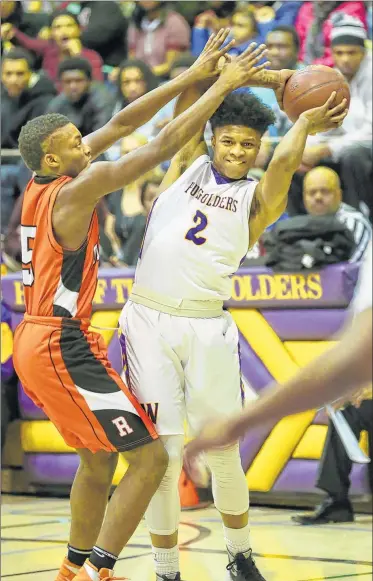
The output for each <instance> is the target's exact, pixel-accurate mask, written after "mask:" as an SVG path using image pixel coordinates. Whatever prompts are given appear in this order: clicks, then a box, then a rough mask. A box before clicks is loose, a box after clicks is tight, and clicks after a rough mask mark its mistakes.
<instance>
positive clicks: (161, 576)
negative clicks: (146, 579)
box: [156, 573, 181, 581]
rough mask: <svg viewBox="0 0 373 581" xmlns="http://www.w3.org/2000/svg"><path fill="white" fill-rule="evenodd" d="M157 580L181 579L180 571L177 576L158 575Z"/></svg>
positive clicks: (171, 580)
mask: <svg viewBox="0 0 373 581" xmlns="http://www.w3.org/2000/svg"><path fill="white" fill-rule="evenodd" d="M156 581H181V577H180V573H178V574H177V575H176V577H175V578H172V577H168V575H157V579H156Z"/></svg>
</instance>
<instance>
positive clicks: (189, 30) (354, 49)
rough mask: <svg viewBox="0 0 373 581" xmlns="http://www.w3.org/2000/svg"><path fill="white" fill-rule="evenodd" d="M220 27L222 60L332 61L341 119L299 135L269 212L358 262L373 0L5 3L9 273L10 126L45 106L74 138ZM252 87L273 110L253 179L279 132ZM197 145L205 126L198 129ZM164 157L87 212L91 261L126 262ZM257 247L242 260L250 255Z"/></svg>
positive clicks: (366, 204) (152, 128)
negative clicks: (325, 238) (321, 223)
mask: <svg viewBox="0 0 373 581" xmlns="http://www.w3.org/2000/svg"><path fill="white" fill-rule="evenodd" d="M223 26H224V27H225V26H229V27H231V36H232V37H233V38H235V40H236V44H235V47H234V48H233V49H232V50H231V53H232V54H238V53H240V52H242V51H243V50H245V48H246V47H247V46H248V44H249V43H251V42H253V41H255V42H258V43H260V42H265V43H266V44H267V47H268V51H269V54H268V59H269V61H270V63H271V65H270V68H272V69H276V70H279V69H282V68H291V69H301V68H303V67H305V66H307V65H310V64H323V65H328V66H332V67H336V68H338V69H339V70H340V71H341V72H342V73H343V74H344V75H345V77H346V78H347V80H348V82H349V84H350V90H351V97H352V99H351V107H350V113H349V115H348V117H347V118H346V120H345V122H344V124H343V127H342V128H341V129H340V130H338V131H336V132H335V133H334V134H333V133H328V134H327V135H318V136H315V137H312V138H310V140H309V143H308V144H307V147H306V150H305V153H304V157H303V161H302V164H301V166H300V167H299V170H298V172H297V174H296V175H295V176H294V179H293V183H292V185H291V188H290V192H289V204H288V208H287V211H286V213H285V214H284V215H283V216H282V218H281V220H284V219H289V218H292V217H296V216H299V215H307V214H308V215H311V216H322V215H333V216H335V218H336V219H337V220H338V221H339V222H341V223H343V224H344V225H345V227H346V228H347V229H348V230H349V231H350V232H351V235H352V238H353V241H354V244H353V248H352V247H351V252H350V260H360V259H361V257H362V255H363V253H364V251H365V248H366V246H367V243H368V241H369V239H370V236H371V217H372V211H373V208H372V191H371V182H372V62H371V60H372V54H371V51H372V48H371V41H372V2H367V1H364V2H360V1H351V0H350V1H348V2H342V1H328V0H325V1H320V0H314V1H308V2H296V1H286V2H277V1H276V2H260V1H252V2H248V1H244V2H242V1H229V2H222V1H203V2H194V1H185V2H184V1H174V2H167V1H145V0H139V1H137V2H131V1H124V2H120V1H114V0H105V1H100V0H95V1H80V2H79V1H77V2H69V1H62V2H61V1H48V0H44V1H31V0H25V1H11V0H3V1H2V2H1V52H2V76H1V149H2V161H1V190H2V193H1V239H2V251H3V260H4V261H5V262H6V265H7V267H8V270H13V271H15V270H18V269H20V262H21V260H20V238H19V225H20V215H21V206H22V195H23V190H24V188H25V186H26V184H27V182H28V180H29V178H30V172H29V170H28V169H27V168H26V167H25V166H24V164H23V163H22V161H21V158H20V157H19V153H18V136H19V133H20V130H21V127H22V126H23V125H24V124H25V123H26V122H27V121H29V120H30V119H32V118H33V117H36V116H38V115H41V114H43V113H47V112H58V113H62V114H64V115H66V116H67V117H68V118H69V119H70V120H71V121H72V122H73V123H74V124H75V125H76V126H77V127H78V128H79V130H80V131H81V132H82V134H83V136H84V135H87V134H88V133H90V132H92V131H95V130H96V129H98V128H99V127H101V126H102V125H103V124H105V123H106V122H107V121H108V120H109V119H110V118H111V117H112V116H113V115H114V114H115V113H116V112H117V111H118V110H120V109H121V108H122V107H124V106H126V104H128V103H131V102H132V101H134V100H135V99H137V98H139V97H141V96H142V95H144V94H145V93H147V92H148V91H151V90H152V89H153V88H155V87H156V86H157V85H159V84H160V83H163V82H165V81H167V80H168V79H172V78H174V77H176V76H177V75H179V74H180V73H181V72H182V71H184V70H185V69H186V68H188V67H189V66H190V65H191V64H192V63H193V62H194V60H195V59H196V58H197V57H198V55H199V54H200V53H201V51H202V50H203V48H204V46H205V44H206V42H207V39H208V37H209V35H210V33H211V32H213V31H216V30H218V29H219V28H221V27H223ZM242 90H247V91H252V92H253V93H254V94H255V95H257V96H258V97H259V98H260V99H261V100H262V101H263V102H264V103H265V104H267V105H268V106H269V107H271V108H272V109H273V110H274V112H275V114H276V123H275V125H273V126H271V128H270V130H269V131H268V133H267V134H266V135H265V136H264V139H263V142H262V147H261V151H260V154H259V156H258V159H257V163H256V167H255V168H253V170H252V171H251V174H252V177H256V178H258V179H259V178H260V176H261V175H262V173H263V171H265V169H266V167H267V165H268V163H269V161H270V159H271V157H272V155H273V152H274V149H275V148H276V145H277V144H278V143H279V141H280V140H281V138H282V137H283V136H284V135H285V133H286V132H287V131H288V130H289V127H291V123H290V121H289V119H288V118H287V117H286V115H285V114H284V113H283V112H282V111H280V109H279V107H278V104H277V102H276V99H275V95H274V92H273V91H272V90H270V89H263V88H261V89H242ZM173 107H174V103H172V102H171V103H170V104H169V105H168V106H166V107H165V108H164V109H162V110H161V111H159V113H158V114H157V115H156V116H155V117H154V118H153V119H152V121H151V122H149V123H147V124H146V125H144V126H143V127H141V128H140V129H139V130H138V131H137V132H136V133H135V134H133V135H131V136H129V137H126V138H125V139H123V140H122V141H121V142H120V143H117V144H116V145H115V146H113V147H112V148H111V149H110V150H109V151H108V152H107V153H106V159H109V160H116V159H118V158H119V157H120V156H121V155H125V154H126V153H128V152H129V151H132V150H134V149H136V148H137V147H140V146H142V145H143V144H145V143H146V142H147V141H149V140H151V139H153V138H154V136H155V135H157V133H158V132H159V131H160V130H161V129H162V128H163V127H164V126H165V125H166V124H167V123H168V122H169V121H170V119H171V118H172V115H173ZM206 138H207V140H208V139H209V128H208V127H207V128H206ZM166 169H167V164H165V165H164V166H162V167H158V168H156V169H155V170H153V171H151V172H149V173H148V174H147V175H144V176H143V177H142V178H141V179H140V180H138V181H137V182H135V183H133V184H130V185H128V186H126V187H125V188H124V189H123V190H122V191H117V192H113V193H112V194H110V195H109V196H107V197H106V199H104V200H103V201H102V202H101V203H100V207H99V214H100V224H101V245H102V248H101V262H102V265H103V266H113V267H120V266H125V265H127V266H135V265H136V261H137V258H138V254H139V250H140V245H141V240H142V236H143V232H144V229H145V223H146V218H147V215H148V213H149V211H150V208H151V206H152V203H153V201H154V199H155V198H156V196H157V193H158V188H159V185H160V183H161V181H162V177H163V175H164V173H165V171H166ZM265 252H266V245H265V244H264V243H263V242H262V241H259V243H258V244H257V245H256V247H255V248H254V249H253V250H252V251H251V252H250V253H249V254H248V257H247V261H248V262H250V261H252V260H258V259H260V257H261V256H262V255H263V254H265Z"/></svg>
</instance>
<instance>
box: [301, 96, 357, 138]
mask: <svg viewBox="0 0 373 581" xmlns="http://www.w3.org/2000/svg"><path fill="white" fill-rule="evenodd" d="M336 95H337V93H336V92H335V91H333V93H332V94H331V95H330V97H329V99H328V100H327V101H326V103H324V105H322V106H321V107H316V108H315V109H309V110H308V111H305V112H304V113H302V114H301V115H300V118H303V119H307V121H308V122H309V130H308V133H309V134H310V135H316V133H325V132H326V131H330V130H331V129H337V128H338V127H340V126H341V125H342V123H343V121H344V120H345V118H346V116H347V115H348V109H347V99H343V101H342V102H341V103H340V104H339V105H334V103H335V98H336Z"/></svg>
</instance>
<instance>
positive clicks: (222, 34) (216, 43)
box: [212, 28, 230, 49]
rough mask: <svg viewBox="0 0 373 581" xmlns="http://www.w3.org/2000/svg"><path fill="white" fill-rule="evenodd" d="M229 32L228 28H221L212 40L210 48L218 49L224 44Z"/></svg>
mask: <svg viewBox="0 0 373 581" xmlns="http://www.w3.org/2000/svg"><path fill="white" fill-rule="evenodd" d="M229 33H230V29H229V28H221V29H220V30H219V32H218V33H217V35H216V37H215V38H214V40H213V42H212V48H214V49H218V48H219V47H220V46H221V45H222V44H224V42H225V41H226V39H227V37H228V34H229Z"/></svg>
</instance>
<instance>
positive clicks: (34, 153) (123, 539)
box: [14, 30, 264, 581]
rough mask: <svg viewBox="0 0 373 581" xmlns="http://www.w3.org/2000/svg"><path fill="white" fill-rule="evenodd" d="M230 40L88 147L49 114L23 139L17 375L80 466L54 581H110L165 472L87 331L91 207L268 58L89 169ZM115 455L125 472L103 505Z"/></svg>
mask: <svg viewBox="0 0 373 581" xmlns="http://www.w3.org/2000/svg"><path fill="white" fill-rule="evenodd" d="M227 35H228V31H223V30H222V31H220V33H218V34H217V36H216V37H211V39H210V41H209V42H208V44H207V45H206V48H205V50H204V52H203V53H202V54H201V56H200V57H199V59H198V60H197V61H196V63H195V64H194V65H193V66H192V67H191V68H190V69H189V70H188V71H187V72H185V73H183V74H182V75H180V76H178V77H177V78H176V79H175V80H174V81H172V82H170V83H167V84H165V85H163V86H162V87H160V88H158V89H156V90H154V91H152V92H151V93H148V94H147V95H145V96H144V97H142V98H141V99H139V100H137V101H136V102H134V103H132V104H131V105H129V106H128V107H127V108H126V109H124V110H123V111H121V112H120V113H118V114H117V115H116V116H115V117H113V119H112V120H111V121H110V122H109V123H108V124H107V125H105V126H104V127H103V128H101V129H99V130H98V131H96V132H95V133H92V134H91V135H88V136H87V137H86V138H84V139H82V136H81V134H80V132H79V131H78V129H77V128H76V127H75V126H74V125H73V124H72V123H70V122H69V120H68V119H67V118H66V117H64V116H62V115H56V114H51V115H44V116H41V117H38V118H36V119H33V120H32V121H30V122H29V123H28V124H27V125H26V126H25V127H23V129H22V131H21V134H20V138H19V147H20V151H21V155H22V158H23V160H24V162H25V163H26V165H27V166H28V167H29V168H30V169H31V170H32V171H33V172H35V174H34V177H33V178H32V179H31V181H30V183H29V184H28V186H27V189H26V191H25V196H24V202H23V208H22V222H21V224H22V226H21V229H22V230H21V232H22V234H21V238H22V262H23V265H22V268H23V283H24V289H25V303H26V314H25V317H24V321H23V322H22V323H21V324H20V325H19V327H18V328H17V330H16V334H15V348H14V364H15V368H16V371H17V373H18V376H19V378H20V380H21V381H22V384H23V386H24V389H25V391H26V393H27V394H28V395H29V396H30V397H31V398H32V400H33V401H34V402H35V403H36V404H37V405H38V406H40V407H41V408H42V409H43V410H44V411H45V413H46V414H47V416H48V417H49V418H50V419H51V421H52V422H53V423H54V425H55V426H56V427H57V429H58V430H59V432H60V433H61V435H62V437H63V438H64V440H65V442H66V443H67V444H68V445H69V446H72V447H73V448H76V449H77V450H78V454H79V456H80V466H79V469H78V472H77V475H76V478H75V481H74V484H73V487H72V490H71V513H72V522H71V531H70V539H69V548H68V556H67V558H66V559H65V561H64V563H63V565H62V567H61V570H60V572H59V573H58V576H57V581H70V580H73V579H74V580H75V581H100V580H101V581H104V580H106V581H107V580H109V579H115V578H114V576H113V575H114V573H113V568H114V565H115V562H116V560H117V557H118V555H119V554H120V552H121V550H122V549H123V547H124V545H125V544H126V543H127V541H128V540H129V539H130V537H131V535H132V534H133V532H134V531H135V529H136V527H137V525H138V523H139V521H140V519H141V517H142V515H143V514H144V511H145V509H146V507H147V505H148V503H149V501H150V499H151V497H152V496H153V494H154V492H155V491H156V489H157V487H158V485H159V483H160V482H161V480H162V477H163V475H164V473H165V470H166V467H167V463H168V456H167V453H166V452H165V450H164V448H163V446H162V444H161V443H160V441H159V440H158V439H157V438H158V436H157V434H156V432H155V430H154V427H153V424H152V423H151V422H150V421H149V419H147V417H146V414H145V413H144V412H143V411H142V408H141V407H140V405H139V404H138V402H137V401H136V400H135V398H134V397H133V396H132V394H131V393H130V391H129V390H128V388H127V387H126V386H125V385H124V383H123V382H122V381H121V379H120V378H119V376H118V375H117V374H116V373H115V372H114V370H113V369H112V368H111V366H110V363H109V361H108V359H107V352H106V349H105V347H104V344H103V340H102V338H101V336H100V335H98V334H97V333H93V332H91V331H90V330H89V317H90V314H91V306H92V300H93V297H94V293H95V289H96V284H97V272H98V263H99V236H98V221H97V215H96V211H95V208H96V204H97V202H98V201H99V199H100V198H102V197H103V196H105V195H106V194H108V193H110V192H113V191H115V190H117V189H119V188H123V186H124V185H125V184H126V183H131V182H133V181H134V180H136V179H137V178H139V177H140V176H141V175H143V174H144V173H146V172H147V171H149V170H150V169H151V168H153V167H155V166H157V165H158V164H159V163H161V162H163V161H166V160H168V159H170V158H171V157H172V156H173V155H174V154H175V153H176V152H177V151H178V150H179V149H180V148H181V147H182V146H183V145H185V144H186V143H187V142H188V141H189V140H190V139H191V138H192V137H193V135H194V134H195V133H196V132H197V131H198V129H199V128H200V126H201V125H203V124H204V123H205V122H207V120H208V118H209V117H210V116H211V115H212V114H213V113H214V111H215V110H216V109H217V108H218V107H219V105H220V104H221V103H222V102H223V100H224V98H225V96H226V95H227V94H228V93H230V92H231V91H232V90H235V89H236V88H238V87H239V86H241V85H245V84H247V83H248V82H249V81H250V80H251V79H252V77H253V76H254V75H258V74H259V73H260V71H261V70H262V68H263V66H264V65H260V66H258V67H255V65H257V64H258V62H259V61H260V60H261V59H262V58H263V54H264V52H263V47H261V48H260V49H257V50H253V47H250V48H249V49H248V50H247V51H246V52H245V53H243V55H241V56H240V57H239V58H238V59H237V60H235V61H234V62H232V63H229V64H227V66H226V67H225V69H224V71H223V72H222V73H221V74H220V76H219V78H218V79H217V81H216V82H215V83H214V85H213V86H212V87H211V88H210V89H209V90H208V91H207V92H206V93H205V94H204V96H203V97H202V98H201V99H200V100H199V101H198V102H197V103H196V104H195V105H194V106H193V107H191V108H190V109H188V111H186V112H185V113H184V114H183V115H181V116H180V117H178V118H177V119H176V120H175V121H172V122H171V123H170V124H169V125H168V126H167V127H166V128H165V129H163V131H161V133H160V134H159V135H158V137H156V138H155V139H154V140H153V141H152V142H151V143H149V144H147V145H146V146H144V147H141V148H140V149H138V150H136V151H134V152H133V153H130V154H128V155H126V156H124V157H122V158H121V159H120V160H119V161H117V162H114V163H110V162H97V163H95V164H92V165H91V162H92V161H93V160H94V159H95V158H97V156H98V155H100V154H101V153H102V152H103V151H105V150H106V149H107V148H108V147H110V146H111V145H112V144H113V143H115V142H116V141H117V140H118V139H119V138H121V137H123V136H125V135H128V134H131V133H132V132H133V131H134V130H135V129H136V128H137V127H140V126H142V125H143V124H144V123H146V122H147V121H148V120H149V119H151V117H152V116H153V115H154V114H155V113H156V112H157V111H158V110H159V109H160V108H161V107H163V106H164V105H165V104H166V103H167V102H168V101H170V100H171V99H173V98H174V97H175V96H176V95H178V94H179V93H180V92H182V91H184V90H185V89H186V88H188V87H189V86H190V85H192V84H195V83H198V82H200V81H202V80H205V79H206V78H211V77H214V76H216V70H217V64H218V61H219V59H220V58H221V57H222V56H224V55H225V53H226V52H227V50H229V48H230V46H231V44H229V45H227V46H226V47H224V48H222V47H223V44H224V42H225V40H226V38H227ZM118 452H119V453H122V454H123V455H124V457H125V459H126V460H127V462H128V464H129V468H128V471H127V473H126V475H125V476H124V478H123V480H122V481H121V483H120V484H119V486H118V487H117V489H116V491H115V492H114V495H113V497H112V499H111V501H110V502H109V504H108V506H107V499H108V495H109V490H110V486H111V483H112V478H113V474H114V471H115V468H116V465H117V460H118V454H117V453H118ZM106 509H107V512H106V516H105V511H106ZM104 517H105V518H104ZM118 579H119V578H118Z"/></svg>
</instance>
